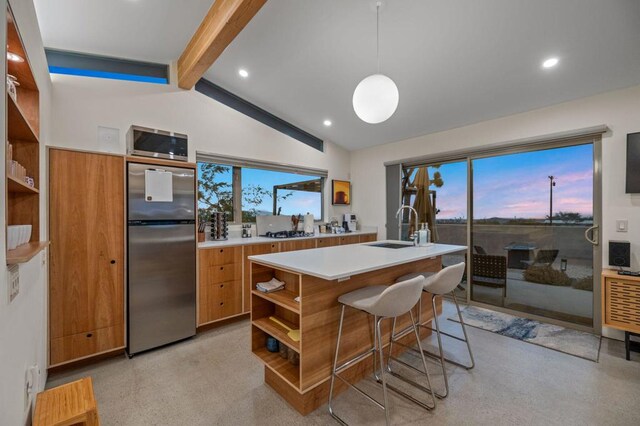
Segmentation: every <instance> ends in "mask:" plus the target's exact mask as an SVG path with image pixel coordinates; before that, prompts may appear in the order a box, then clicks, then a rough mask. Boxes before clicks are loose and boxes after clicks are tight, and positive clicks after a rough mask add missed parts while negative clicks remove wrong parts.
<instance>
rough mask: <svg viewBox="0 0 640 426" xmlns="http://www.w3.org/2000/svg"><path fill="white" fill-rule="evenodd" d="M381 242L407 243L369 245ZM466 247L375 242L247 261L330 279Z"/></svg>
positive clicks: (260, 257)
mask: <svg viewBox="0 0 640 426" xmlns="http://www.w3.org/2000/svg"><path fill="white" fill-rule="evenodd" d="M381 243H399V244H407V245H408V247H403V248H397V249H393V248H384V247H372V245H375V244H381ZM466 249H467V247H466V246H456V245H450V244H433V245H431V246H427V247H414V246H413V245H410V244H409V243H407V242H406V241H376V242H371V243H362V244H351V245H346V246H333V247H324V248H317V249H310V250H300V251H288V252H284V253H272V254H262V255H258V256H249V260H253V261H256V262H259V263H261V264H263V265H267V266H271V267H274V268H279V269H286V270H289V271H292V272H297V273H300V274H305V275H311V276H314V277H318V278H322V279H324V280H330V281H331V280H338V279H343V278H348V277H350V276H352V275H357V274H362V273H365V272H370V271H375V270H378V269H383V268H388V267H390V266H396V265H402V264H404V263H409V262H415V261H417V260H422V259H429V258H432V257H436V256H441V255H444V254H449V253H455V252H460V251H464V250H466Z"/></svg>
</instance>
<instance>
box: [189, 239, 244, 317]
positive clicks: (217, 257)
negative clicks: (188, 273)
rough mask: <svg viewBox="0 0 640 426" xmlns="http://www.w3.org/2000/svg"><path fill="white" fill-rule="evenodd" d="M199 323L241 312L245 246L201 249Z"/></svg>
mask: <svg viewBox="0 0 640 426" xmlns="http://www.w3.org/2000/svg"><path fill="white" fill-rule="evenodd" d="M199 274H200V277H199V279H198V325H199V326H200V325H204V324H207V323H210V322H213V321H218V320H221V319H224V318H227V317H232V316H234V315H239V314H241V313H242V247H241V246H235V247H220V248H209V249H201V250H199Z"/></svg>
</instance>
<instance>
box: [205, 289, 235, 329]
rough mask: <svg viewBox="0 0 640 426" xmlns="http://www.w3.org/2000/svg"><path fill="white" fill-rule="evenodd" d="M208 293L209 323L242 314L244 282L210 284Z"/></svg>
mask: <svg viewBox="0 0 640 426" xmlns="http://www.w3.org/2000/svg"><path fill="white" fill-rule="evenodd" d="M207 293H208V300H207V320H208V321H216V320H219V319H223V318H226V317H230V316H233V315H238V314H241V313H242V280H236V281H227V282H223V283H219V284H210V285H209V288H208V292H207Z"/></svg>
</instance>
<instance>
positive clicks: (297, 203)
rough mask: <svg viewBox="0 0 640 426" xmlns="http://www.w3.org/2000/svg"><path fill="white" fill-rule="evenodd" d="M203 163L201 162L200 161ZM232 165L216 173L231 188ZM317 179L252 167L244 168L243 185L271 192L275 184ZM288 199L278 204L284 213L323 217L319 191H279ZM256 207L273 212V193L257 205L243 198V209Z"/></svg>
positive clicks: (259, 209)
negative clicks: (222, 171)
mask: <svg viewBox="0 0 640 426" xmlns="http://www.w3.org/2000/svg"><path fill="white" fill-rule="evenodd" d="M200 164H201V163H200ZM231 175H232V172H231V167H228V169H227V171H226V172H224V173H220V174H218V175H216V180H217V181H218V182H226V183H227V184H228V188H229V189H230V188H231V181H232V177H231ZM201 176H202V172H201V171H200V170H199V171H198V177H199V178H201ZM313 179H317V177H316V176H307V175H299V174H295V173H284V172H276V171H271V170H261V169H250V168H242V187H243V188H248V187H250V186H260V187H261V188H263V189H266V190H267V191H269V192H270V193H271V192H272V191H273V187H274V186H275V185H282V184H285V183H294V182H302V181H306V180H313ZM286 194H289V195H288V196H287V198H286V199H284V200H281V201H279V202H278V206H279V207H282V211H281V214H282V215H287V216H289V215H292V214H296V215H297V214H302V215H304V214H306V213H311V214H313V216H314V217H316V218H320V217H321V212H320V209H321V206H322V199H321V195H320V194H319V193H317V192H305V191H281V192H278V195H279V197H280V196H282V195H286ZM214 200H215V197H214ZM199 207H205V206H204V205H203V203H200V204H199ZM253 207H255V208H256V209H257V210H258V211H259V212H260V214H271V213H272V211H273V197H272V196H271V194H269V195H267V196H264V197H263V199H262V203H260V204H259V205H257V206H253V205H247V204H246V203H245V201H244V200H243V210H246V209H249V208H253Z"/></svg>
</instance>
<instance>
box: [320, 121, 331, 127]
mask: <svg viewBox="0 0 640 426" xmlns="http://www.w3.org/2000/svg"><path fill="white" fill-rule="evenodd" d="M322 124H324V125H325V126H327V127H329V126H331V125H332V124H333V123H332V122H331V120H324V121H323V122H322Z"/></svg>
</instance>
